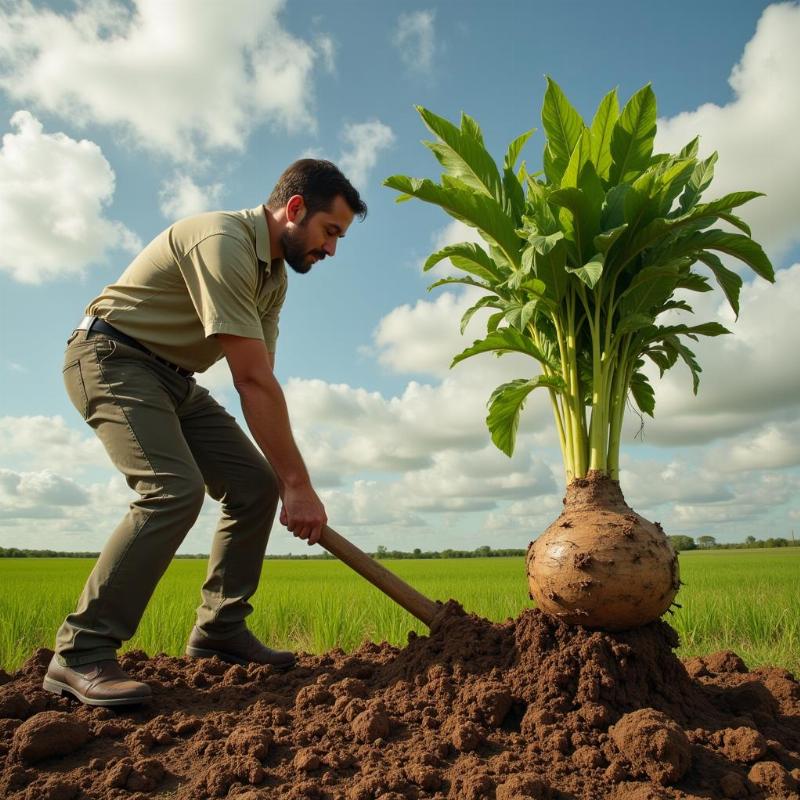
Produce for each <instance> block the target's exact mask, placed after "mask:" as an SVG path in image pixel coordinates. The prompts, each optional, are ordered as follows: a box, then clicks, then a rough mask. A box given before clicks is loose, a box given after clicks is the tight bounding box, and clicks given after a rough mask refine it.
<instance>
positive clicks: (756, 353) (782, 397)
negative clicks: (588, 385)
mask: <svg viewBox="0 0 800 800" xmlns="http://www.w3.org/2000/svg"><path fill="white" fill-rule="evenodd" d="M798 296H800V264H794V265H793V266H791V267H789V268H788V269H782V270H779V271H778V272H777V274H776V281H775V284H774V285H771V284H768V283H766V282H765V281H763V280H761V279H756V280H754V281H753V282H752V283H749V284H745V285H744V287H743V288H742V294H741V311H740V315H739V319H738V321H734V320H733V314H732V312H731V311H730V309H729V308H728V306H727V303H726V302H725V301H724V300H720V297H719V296H718V295H717V294H716V293H714V294H712V293H710V292H709V293H708V294H703V295H694V296H693V297H692V298H691V299H690V302H691V304H692V305H693V306H694V308H695V311H696V314H695V315H694V316H695V318H696V320H697V321H698V322H701V321H702V322H705V321H718V322H721V323H722V324H724V325H726V326H727V327H729V328H730V329H731V330H732V331H733V335H731V336H723V337H716V338H704V337H701V339H700V341H699V342H697V343H691V349H692V350H693V351H694V352H695V353H696V355H697V359H698V361H699V363H700V365H701V367H702V368H703V372H702V374H701V376H700V388H699V390H698V394H697V396H694V395H693V394H692V389H691V377H690V376H689V374H688V372H687V371H686V370H685V369H684V368H682V367H681V365H677V366H676V367H674V368H673V369H672V370H671V371H670V372H668V373H667V374H666V375H665V376H664V378H663V379H661V380H658V377H657V375H658V373H657V371H656V370H654V369H650V368H648V370H649V372H650V373H651V375H652V376H653V378H652V379H653V383H654V386H655V390H656V416H655V420H651V419H649V418H647V420H646V423H645V441H646V442H648V443H650V444H659V445H665V446H674V445H681V444H684V445H693V444H695V445H696V444H704V443H707V442H710V441H713V440H715V439H719V438H721V437H726V436H732V435H735V434H739V433H742V432H744V431H748V430H758V429H759V428H761V427H762V426H763V425H765V424H767V423H769V422H777V421H779V420H781V419H783V417H784V416H785V415H787V414H790V415H791V414H793V415H794V416H795V418H796V416H797V410H798V404H800V370H798V369H797V368H796V367H792V364H794V363H796V361H797V353H798V350H799V349H800V335H798V328H797V325H796V317H797V310H796V298H797V297H798ZM676 318H680V319H681V321H686V319H688V315H685V314H684V315H682V316H679V315H676ZM626 426H627V427H626V433H625V435H626V436H627V437H632V436H633V435H634V433H635V431H636V428H637V427H638V419H637V418H636V417H635V415H633V414H630V413H629V414H628V416H627V421H626Z"/></svg>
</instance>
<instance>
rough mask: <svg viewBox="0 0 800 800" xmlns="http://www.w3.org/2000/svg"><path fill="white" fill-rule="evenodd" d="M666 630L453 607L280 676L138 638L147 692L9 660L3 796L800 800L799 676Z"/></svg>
mask: <svg viewBox="0 0 800 800" xmlns="http://www.w3.org/2000/svg"><path fill="white" fill-rule="evenodd" d="M676 644H677V641H676V636H675V633H674V631H673V630H672V629H671V628H670V627H669V626H668V625H666V624H665V623H662V622H657V623H653V624H652V625H649V626H646V627H644V628H640V629H638V630H635V631H630V632H627V633H617V634H608V633H600V632H591V631H588V630H586V629H583V628H574V627H568V626H566V625H565V624H563V623H561V622H558V621H555V620H554V619H553V618H551V617H547V616H545V615H544V614H543V613H542V612H540V611H537V610H531V611H526V612H525V613H523V614H522V615H521V616H520V617H519V618H517V619H516V620H513V621H512V620H509V621H507V622H506V623H504V624H491V623H489V622H487V621H485V620H482V619H478V618H476V617H474V616H468V615H466V614H464V612H463V611H462V610H461V609H460V607H458V606H457V605H456V604H455V603H450V604H449V606H448V609H447V613H445V614H443V615H442V616H441V618H440V620H439V622H438V624H437V625H436V626H435V629H434V630H433V631H432V632H431V635H430V636H427V637H422V636H420V637H417V636H414V635H413V634H410V635H409V642H408V645H407V646H406V647H405V648H403V649H398V648H394V647H390V646H389V645H386V644H383V645H374V644H365V645H363V646H362V647H361V648H360V649H359V650H358V651H356V652H355V653H351V654H349V655H346V654H345V653H343V652H341V651H331V652H329V653H326V654H324V655H322V656H310V655H303V656H302V657H301V658H300V666H299V667H298V668H297V669H295V670H293V671H292V672H289V673H287V674H283V675H281V674H278V673H276V672H275V671H273V670H272V669H271V668H269V667H261V666H256V665H251V666H249V667H247V668H244V667H239V666H228V665H225V664H223V663H221V662H220V661H218V660H217V659H202V660H194V661H193V660H189V659H186V658H170V657H167V656H163V655H162V656H157V657H156V658H152V659H150V658H147V657H146V656H145V655H144V654H143V653H137V652H132V653H127V654H126V655H124V656H123V658H122V664H123V666H124V667H125V668H126V669H127V670H128V671H129V672H130V673H132V674H133V675H134V676H135V677H137V678H139V679H141V680H145V681H147V682H148V683H149V684H150V685H151V687H152V689H153V694H154V700H153V703H152V704H151V705H150V706H149V707H139V708H133V709H127V710H108V709H89V708H85V707H81V706H80V705H79V704H78V703H76V702H75V701H73V700H70V699H66V698H58V697H55V696H53V695H50V694H47V693H45V692H44V691H43V690H42V689H41V680H42V676H43V673H44V670H45V667H46V664H47V661H48V660H49V658H50V655H51V653H50V652H49V651H45V650H40V651H38V652H37V653H36V654H35V655H34V656H33V657H32V658H31V659H30V660H29V661H28V662H27V663H26V664H25V666H24V667H23V668H22V669H21V670H20V671H18V672H17V673H15V674H14V675H11V676H7V675H5V676H0V677H1V678H2V680H0V683H2V684H3V685H0V798H3V800H87V799H88V798H96V799H97V800H101V799H102V800H111V799H112V798H114V799H115V800H123V798H124V799H125V800H148V799H149V798H159V797H170V798H187V800H188V798H192V800H195V798H197V799H202V798H212V797H213V798H218V797H230V798H234V797H235V798H237V799H238V800H257V798H285V799H286V800H312V799H316V800H322V799H323V798H325V799H327V800H334V799H335V798H340V799H341V800H367V799H368V798H377V797H380V798H382V800H400V798H412V799H414V798H416V799H417V800H423V799H424V798H457V800H479V798H495V799H496V800H531V798H535V799H536V800H566V799H567V798H574V799H576V800H577V799H578V798H579V799H580V800H595V799H598V798H608V799H609V800H666V798H748V799H753V798H771V799H772V798H774V799H776V800H777V798H780V800H789V799H790V798H794V799H795V800H800V684H798V682H797V681H796V680H795V679H794V678H793V677H792V676H791V675H790V674H789V673H787V672H785V671H784V670H780V669H757V670H753V671H748V670H747V669H746V667H745V665H744V664H743V663H742V661H741V660H740V659H739V658H738V657H737V656H736V655H735V654H733V653H717V654H715V655H712V656H708V657H706V658H695V659H692V660H690V661H688V662H686V663H685V664H682V663H681V662H680V661H679V660H678V659H677V658H676V657H675V655H674V653H673V648H674V647H675V646H676Z"/></svg>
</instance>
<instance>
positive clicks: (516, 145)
mask: <svg viewBox="0 0 800 800" xmlns="http://www.w3.org/2000/svg"><path fill="white" fill-rule="evenodd" d="M535 132H536V128H531V129H530V130H529V131H525V133H523V134H521V135H520V136H517V138H516V139H514V141H513V142H511V144H510V145H509V146H508V150H506V157H505V159H503V168H504V169H510V170H513V169H515V168H516V165H517V159H518V158H519V154H520V153H521V152H522V148H523V147H524V146H525V143H526V142H527V141H528V139H530V138H531V136H533V134H534V133H535Z"/></svg>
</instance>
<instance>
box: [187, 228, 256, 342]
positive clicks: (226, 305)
mask: <svg viewBox="0 0 800 800" xmlns="http://www.w3.org/2000/svg"><path fill="white" fill-rule="evenodd" d="M179 268H180V271H181V274H182V276H183V279H184V281H185V282H186V288H187V289H188V291H189V296H190V297H191V300H192V304H193V305H194V308H195V311H196V312H197V316H198V317H199V318H200V322H201V323H202V325H203V331H204V332H205V335H206V337H209V336H213V335H214V334H215V333H229V334H232V335H234V336H243V337H246V338H248V339H263V338H264V330H263V328H262V325H261V320H260V318H259V314H258V307H257V305H256V285H257V280H258V275H257V270H258V261H257V259H256V256H255V253H254V252H253V250H252V247H248V245H247V244H246V243H245V242H244V241H242V240H241V239H239V238H238V237H236V236H232V235H230V234H225V233H219V234H214V235H212V236H208V237H206V238H205V239H203V240H202V241H201V242H199V243H198V244H196V245H195V246H194V247H193V248H192V249H191V250H189V252H188V253H186V255H185V256H184V257H183V258H182V259H181V260H180V262H179Z"/></svg>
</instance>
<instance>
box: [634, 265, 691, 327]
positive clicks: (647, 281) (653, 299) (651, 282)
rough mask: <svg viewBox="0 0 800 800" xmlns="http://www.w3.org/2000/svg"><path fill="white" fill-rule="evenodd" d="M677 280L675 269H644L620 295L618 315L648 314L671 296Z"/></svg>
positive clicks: (656, 267)
mask: <svg viewBox="0 0 800 800" xmlns="http://www.w3.org/2000/svg"><path fill="white" fill-rule="evenodd" d="M678 278H679V274H678V270H677V269H676V268H675V267H669V266H652V267H645V268H644V269H643V270H641V271H639V272H637V273H636V274H635V275H634V276H633V280H631V283H630V286H628V288H627V289H626V290H625V291H624V292H623V293H622V294H621V295H620V303H619V311H620V314H621V315H622V316H623V317H627V316H630V315H632V314H648V313H649V312H651V311H652V310H653V309H655V308H658V307H659V306H661V305H662V304H663V303H664V302H665V301H666V300H667V298H669V296H670V295H671V294H672V292H673V290H674V289H675V286H676V284H677V282H678Z"/></svg>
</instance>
